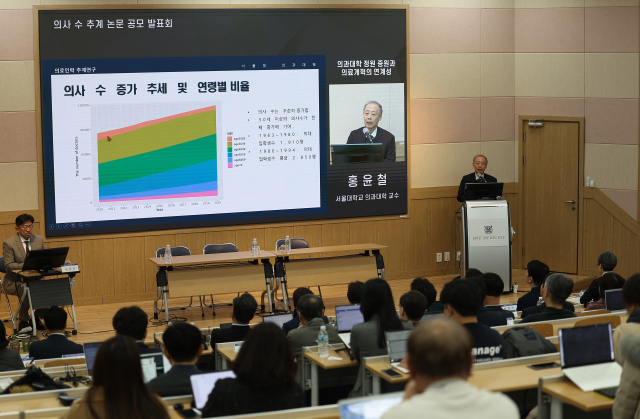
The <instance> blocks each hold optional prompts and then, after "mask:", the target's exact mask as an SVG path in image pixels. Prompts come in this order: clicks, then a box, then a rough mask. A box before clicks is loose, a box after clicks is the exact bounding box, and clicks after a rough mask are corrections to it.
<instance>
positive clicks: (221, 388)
mask: <svg viewBox="0 0 640 419" xmlns="http://www.w3.org/2000/svg"><path fill="white" fill-rule="evenodd" d="M233 372H234V373H235V374H236V378H225V379H222V380H219V381H217V382H216V385H215V387H214V388H213V391H212V392H211V394H209V400H208V401H207V404H206V405H205V407H204V409H202V417H211V416H229V415H244V414H249V413H260V412H271V411H274V410H285V409H295V408H298V407H303V403H304V398H303V394H304V393H303V392H302V388H301V387H300V386H299V385H298V384H296V381H295V374H296V369H295V364H294V362H293V351H292V350H291V344H290V343H289V340H288V339H287V337H286V335H285V334H284V331H283V330H282V329H280V328H279V327H278V326H277V325H275V324H273V323H260V324H258V325H257V326H256V327H254V328H253V329H252V330H251V332H249V334H248V335H247V337H246V339H245V341H244V343H243V344H242V347H241V348H240V353H238V357H237V358H236V361H235V362H234V363H233Z"/></svg>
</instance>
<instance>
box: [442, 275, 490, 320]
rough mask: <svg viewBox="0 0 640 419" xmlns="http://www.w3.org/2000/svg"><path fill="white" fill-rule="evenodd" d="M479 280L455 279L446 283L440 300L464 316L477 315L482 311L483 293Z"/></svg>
mask: <svg viewBox="0 0 640 419" xmlns="http://www.w3.org/2000/svg"><path fill="white" fill-rule="evenodd" d="M476 282H479V281H477V280H473V279H471V280H469V279H454V280H453V281H451V282H448V283H446V284H445V285H444V288H443V289H442V292H441V293H440V302H441V303H442V304H444V305H445V306H451V308H453V309H454V310H455V311H456V313H458V314H459V315H460V316H463V317H469V316H477V315H478V311H480V307H482V304H481V302H480V301H481V299H480V298H481V293H480V287H479V285H478V284H476Z"/></svg>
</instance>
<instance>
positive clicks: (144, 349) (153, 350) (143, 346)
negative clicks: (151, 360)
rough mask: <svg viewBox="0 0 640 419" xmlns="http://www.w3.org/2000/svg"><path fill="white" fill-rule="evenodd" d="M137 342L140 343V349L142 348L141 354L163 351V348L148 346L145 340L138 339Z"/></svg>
mask: <svg viewBox="0 0 640 419" xmlns="http://www.w3.org/2000/svg"><path fill="white" fill-rule="evenodd" d="M136 343H137V344H138V349H140V353H141V354H150V353H157V352H162V350H161V349H157V348H150V347H148V346H147V345H145V343H144V342H139V341H136Z"/></svg>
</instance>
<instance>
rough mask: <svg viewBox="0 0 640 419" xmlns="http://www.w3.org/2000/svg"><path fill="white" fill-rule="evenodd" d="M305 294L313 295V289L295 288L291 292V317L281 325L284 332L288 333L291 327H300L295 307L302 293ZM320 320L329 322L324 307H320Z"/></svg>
mask: <svg viewBox="0 0 640 419" xmlns="http://www.w3.org/2000/svg"><path fill="white" fill-rule="evenodd" d="M307 294H310V295H313V291H311V290H310V289H309V288H297V289H296V290H295V291H294V292H293V310H294V312H293V319H291V320H289V321H288V322H286V323H284V324H283V325H282V328H283V329H284V333H289V332H290V331H292V330H293V329H297V328H298V327H300V316H298V310H296V307H298V301H300V298H302V296H303V295H307ZM322 320H324V322H325V323H329V319H328V318H327V316H325V315H324V307H323V308H322Z"/></svg>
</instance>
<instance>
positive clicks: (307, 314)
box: [287, 294, 341, 384]
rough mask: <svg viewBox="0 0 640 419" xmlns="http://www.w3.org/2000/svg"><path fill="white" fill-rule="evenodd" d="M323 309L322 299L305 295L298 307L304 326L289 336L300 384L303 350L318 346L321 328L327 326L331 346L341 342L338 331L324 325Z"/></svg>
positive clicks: (297, 378)
mask: <svg viewBox="0 0 640 419" xmlns="http://www.w3.org/2000/svg"><path fill="white" fill-rule="evenodd" d="M323 307H324V304H323V303H322V299H321V298H320V297H318V296H317V295H312V294H307V295H303V296H302V297H301V298H300V301H298V305H297V306H296V310H297V311H298V317H300V323H301V324H302V326H300V327H299V328H297V329H293V330H292V331H290V332H289V333H288V334H287V337H288V338H289V341H290V342H291V349H293V356H294V358H295V359H296V361H297V362H298V369H297V372H296V382H297V383H299V384H301V382H302V369H303V366H304V363H303V362H302V361H303V360H302V356H303V350H302V348H304V347H305V346H318V332H320V326H326V328H327V333H328V334H329V343H330V344H331V343H339V342H341V340H340V336H338V330H337V329H336V328H335V327H334V326H332V325H330V324H324V321H323V320H322V310H323Z"/></svg>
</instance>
